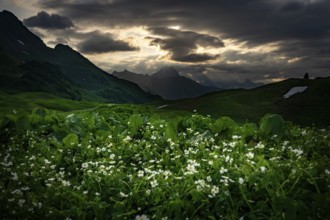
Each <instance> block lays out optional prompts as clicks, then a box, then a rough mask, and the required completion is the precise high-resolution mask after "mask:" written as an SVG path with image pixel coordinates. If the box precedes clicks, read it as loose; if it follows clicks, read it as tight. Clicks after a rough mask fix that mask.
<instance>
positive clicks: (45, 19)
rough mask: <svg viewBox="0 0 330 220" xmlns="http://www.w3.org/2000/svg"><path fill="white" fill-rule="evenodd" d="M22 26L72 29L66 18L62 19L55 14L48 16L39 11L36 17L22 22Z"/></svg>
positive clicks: (70, 22)
mask: <svg viewBox="0 0 330 220" xmlns="http://www.w3.org/2000/svg"><path fill="white" fill-rule="evenodd" d="M23 23H24V25H26V26H28V27H39V28H44V29H66V28H71V27H74V24H73V23H72V21H71V20H70V19H69V18H68V17H62V16H60V15H57V14H48V13H47V12H44V11H41V12H39V13H38V14H37V15H36V16H32V17H30V18H26V19H24V20H23Z"/></svg>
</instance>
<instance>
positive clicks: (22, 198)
mask: <svg viewBox="0 0 330 220" xmlns="http://www.w3.org/2000/svg"><path fill="white" fill-rule="evenodd" d="M329 134H330V129H316V128H308V127H306V128H300V127H297V126H294V125H292V124H290V123H288V122H285V121H284V120H283V119H282V118H281V117H280V116H278V115H267V116H265V117H264V118H263V119H262V120H261V122H260V125H256V124H251V123H249V124H244V125H239V124H236V123H235V122H234V121H233V120H231V119H230V118H228V117H222V118H219V119H217V120H213V119H211V118H210V117H204V116H201V115H198V114H193V115H191V116H189V117H179V116H178V117H176V118H172V119H171V120H164V119H162V118H161V117H158V116H154V115H148V114H147V115H139V114H134V112H133V111H132V110H131V109H126V108H124V107H118V106H116V107H112V108H110V107H109V108H106V107H102V108H97V109H94V110H93V111H81V112H73V113H59V112H55V111H48V110H46V109H35V110H34V111H33V112H32V113H31V114H29V115H25V116H20V117H18V118H15V117H13V116H8V117H3V118H2V119H1V130H0V141H1V152H0V163H1V167H0V190H1V191H0V192H1V196H0V203H1V207H0V217H1V218H2V219H13V218H18V219H22V218H27V219H41V218H47V219H66V218H67V219H70V218H71V219H94V218H97V219H148V218H149V219H185V218H189V219H243V218H245V219H320V218H321V219H329V218H330V214H329V210H328V207H330V192H329V187H330V164H329V156H330V153H329V152H330V151H329V147H330V135H329Z"/></svg>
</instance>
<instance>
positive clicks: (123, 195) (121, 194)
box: [119, 192, 128, 198]
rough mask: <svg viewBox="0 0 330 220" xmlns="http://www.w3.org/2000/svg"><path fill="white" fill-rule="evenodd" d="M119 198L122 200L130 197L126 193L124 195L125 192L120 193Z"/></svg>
mask: <svg viewBox="0 0 330 220" xmlns="http://www.w3.org/2000/svg"><path fill="white" fill-rule="evenodd" d="M119 196H120V197H122V198H125V197H128V195H127V194H125V193H123V192H120V193H119Z"/></svg>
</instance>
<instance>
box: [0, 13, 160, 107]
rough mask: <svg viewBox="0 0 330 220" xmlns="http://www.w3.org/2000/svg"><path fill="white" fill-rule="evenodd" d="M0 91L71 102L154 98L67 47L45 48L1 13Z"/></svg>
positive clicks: (123, 101)
mask: <svg viewBox="0 0 330 220" xmlns="http://www.w3.org/2000/svg"><path fill="white" fill-rule="evenodd" d="M0 29H1V30H2V32H1V35H0V58H1V60H0V91H3V92H7V93H10V94H14V93H20V92H47V93H50V94H53V95H56V96H59V97H63V98H69V99H74V100H87V101H99V102H112V103H145V102H149V101H152V100H155V99H156V97H155V96H152V95H150V94H148V93H145V92H143V91H142V90H141V89H140V88H139V87H138V86H137V85H136V84H134V83H131V82H128V81H125V80H121V79H118V78H116V77H113V76H112V75H110V74H108V73H106V72H104V71H103V70H101V69H99V68H98V67H96V66H95V65H94V64H93V63H91V62H90V61H89V60H88V59H86V58H85V57H84V56H82V55H81V54H79V53H78V52H77V51H75V50H73V49H72V48H70V47H69V46H66V45H57V46H56V47H55V48H54V49H52V48H49V47H47V46H46V45H45V44H44V43H43V42H42V40H41V39H40V38H38V37H37V36H36V35H34V34H33V33H32V32H30V31H29V30H28V29H27V28H26V27H24V25H23V24H22V22H21V21H19V20H18V19H17V18H16V17H15V15H13V14H12V13H10V12H8V11H3V12H0Z"/></svg>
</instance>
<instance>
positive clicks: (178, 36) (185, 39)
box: [147, 27, 224, 63]
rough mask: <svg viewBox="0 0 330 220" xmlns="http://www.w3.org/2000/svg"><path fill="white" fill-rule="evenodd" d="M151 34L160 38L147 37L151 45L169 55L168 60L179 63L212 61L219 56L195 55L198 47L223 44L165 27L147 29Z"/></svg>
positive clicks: (209, 38) (204, 35) (189, 32)
mask: <svg viewBox="0 0 330 220" xmlns="http://www.w3.org/2000/svg"><path fill="white" fill-rule="evenodd" d="M148 30H149V31H150V32H151V33H152V34H154V35H158V36H160V37H147V39H149V40H150V44H151V45H158V46H160V47H161V49H163V50H166V51H168V52H169V53H170V58H171V59H172V60H175V61H179V62H193V63H194V62H205V61H208V60H213V59H215V58H217V57H218V56H219V55H212V54H207V53H196V49H197V48H198V46H203V47H215V48H218V47H223V46H224V43H223V42H222V41H221V40H220V39H219V38H217V37H214V36H211V35H208V34H199V33H196V32H192V31H180V30H175V29H172V28H167V27H153V28H149V29H148Z"/></svg>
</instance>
